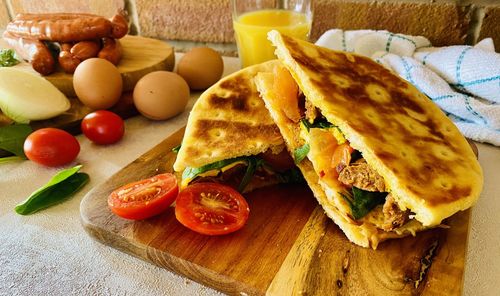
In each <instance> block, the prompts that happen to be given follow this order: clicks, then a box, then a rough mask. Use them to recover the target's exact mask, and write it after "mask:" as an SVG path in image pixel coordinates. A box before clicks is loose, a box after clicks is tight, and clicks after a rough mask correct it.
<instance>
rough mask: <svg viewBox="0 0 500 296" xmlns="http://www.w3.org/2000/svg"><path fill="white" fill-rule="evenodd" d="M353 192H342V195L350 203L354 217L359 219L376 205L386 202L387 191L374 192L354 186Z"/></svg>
mask: <svg viewBox="0 0 500 296" xmlns="http://www.w3.org/2000/svg"><path fill="white" fill-rule="evenodd" d="M352 194H353V196H352V197H351V196H350V194H348V193H346V194H342V193H341V195H342V197H343V198H344V199H345V200H346V201H347V202H348V203H349V206H350V208H351V213H352V216H353V217H354V219H356V220H358V219H361V218H363V217H364V216H366V214H368V213H369V212H370V211H371V210H373V209H374V208H375V207H376V206H378V205H380V204H383V203H384V202H385V197H386V196H387V192H372V191H366V190H363V189H359V188H357V187H352Z"/></svg>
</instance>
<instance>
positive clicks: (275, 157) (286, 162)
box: [259, 149, 295, 172]
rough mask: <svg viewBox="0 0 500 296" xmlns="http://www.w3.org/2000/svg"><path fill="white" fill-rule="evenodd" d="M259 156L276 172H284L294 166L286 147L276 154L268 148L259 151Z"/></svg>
mask: <svg viewBox="0 0 500 296" xmlns="http://www.w3.org/2000/svg"><path fill="white" fill-rule="evenodd" d="M259 156H260V157H261V158H262V159H263V160H264V161H265V162H267V163H268V164H269V165H270V166H271V167H272V168H273V169H274V170H276V171H278V172H284V171H286V170H289V169H291V168H293V167H295V164H294V163H293V159H292V157H291V156H290V154H289V153H288V151H286V149H283V150H282V151H281V152H280V153H278V154H274V153H273V152H272V151H271V150H269V149H268V150H267V151H266V152H264V153H261V154H260V155H259Z"/></svg>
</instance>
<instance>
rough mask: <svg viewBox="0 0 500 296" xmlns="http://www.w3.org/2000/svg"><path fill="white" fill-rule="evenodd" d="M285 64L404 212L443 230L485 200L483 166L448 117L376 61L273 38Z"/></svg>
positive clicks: (307, 95)
mask: <svg viewBox="0 0 500 296" xmlns="http://www.w3.org/2000/svg"><path fill="white" fill-rule="evenodd" d="M269 38H270V40H271V42H272V43H273V44H274V45H275V46H276V47H277V49H276V54H277V55H278V58H279V60H280V61H281V62H282V63H283V64H284V66H285V67H286V68H287V69H288V70H289V71H290V73H291V75H292V76H293V77H294V78H295V80H296V81H297V82H298V84H299V87H300V88H301V90H302V91H303V92H304V94H305V96H306V98H307V99H309V100H310V101H311V102H312V103H313V105H314V106H316V107H318V108H319V109H320V110H321V113H322V114H323V116H325V117H326V119H327V120H328V121H329V122H331V123H333V124H335V125H337V126H338V127H339V128H340V130H341V131H342V132H343V134H344V135H345V137H346V138H347V139H348V140H349V142H350V144H351V146H352V147H353V148H354V149H356V150H359V151H361V152H362V154H363V157H364V158H365V159H366V161H367V162H368V164H370V165H371V166H372V167H373V168H376V169H377V172H378V173H379V174H380V175H381V176H382V177H383V178H384V180H385V181H386V183H387V184H388V185H389V188H390V189H391V193H392V194H393V196H394V199H395V200H396V202H397V203H398V204H399V205H400V207H401V208H402V209H406V208H409V209H410V210H411V211H412V212H414V213H415V218H416V219H417V220H418V221H421V222H422V223H423V224H424V225H426V226H433V225H438V224H439V223H441V221H442V220H443V219H445V218H447V217H449V216H451V215H452V214H454V213H456V212H457V211H460V210H465V209H467V208H469V207H470V206H471V205H472V204H473V203H474V202H475V201H476V200H477V198H478V196H479V194H480V192H481V189H482V183H483V175H482V170H481V167H480V166H479V163H478V161H477V159H476V157H475V155H474V153H473V151H472V149H471V147H470V145H469V144H468V142H467V140H465V138H464V137H463V136H462V135H461V134H460V132H459V131H458V129H457V128H456V127H455V125H454V124H453V123H452V122H451V121H450V120H449V119H448V118H447V117H446V116H445V114H444V113H443V112H442V111H441V110H440V109H439V107H438V106H437V105H435V104H434V103H433V102H432V101H431V100H429V99H428V98H427V97H426V96H425V95H423V94H422V93H420V92H419V91H418V90H417V89H416V88H415V87H414V86H412V85H411V84H409V83H408V82H406V81H404V80H402V79H401V78H400V77H398V76H397V75H396V74H394V73H392V72H391V71H389V70H387V69H386V68H384V67H383V66H381V65H379V64H377V63H376V62H374V61H372V60H371V59H369V58H366V57H363V56H358V55H355V54H350V53H344V52H338V51H332V50H329V49H326V48H322V47H318V46H315V45H313V44H310V43H307V42H304V41H301V40H298V39H294V38H291V37H287V36H283V35H280V34H279V33H278V32H276V31H273V32H271V33H269Z"/></svg>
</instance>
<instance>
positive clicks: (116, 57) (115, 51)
mask: <svg viewBox="0 0 500 296" xmlns="http://www.w3.org/2000/svg"><path fill="white" fill-rule="evenodd" d="M102 44H103V45H102V49H101V51H100V52H99V54H98V55H97V56H98V57H99V58H101V59H106V60H108V61H110V62H111V63H113V64H114V65H118V63H119V62H120V60H121V59H122V55H123V49H122V45H121V43H120V41H119V40H118V39H113V38H104V39H103V40H102Z"/></svg>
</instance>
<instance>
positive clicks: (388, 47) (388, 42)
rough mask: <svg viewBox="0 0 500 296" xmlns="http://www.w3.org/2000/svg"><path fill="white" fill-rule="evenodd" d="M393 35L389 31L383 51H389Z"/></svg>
mask: <svg viewBox="0 0 500 296" xmlns="http://www.w3.org/2000/svg"><path fill="white" fill-rule="evenodd" d="M393 37H394V34H393V33H389V38H387V43H386V44H385V51H387V52H389V49H390V48H391V42H392V38H393Z"/></svg>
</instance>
